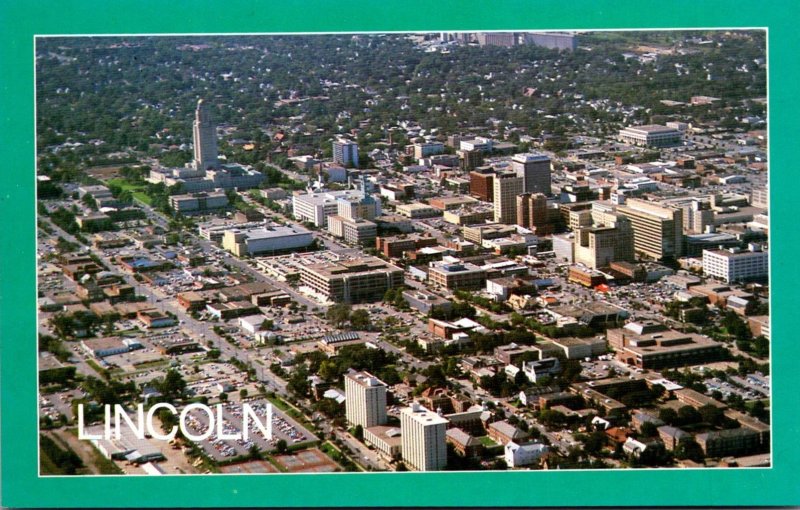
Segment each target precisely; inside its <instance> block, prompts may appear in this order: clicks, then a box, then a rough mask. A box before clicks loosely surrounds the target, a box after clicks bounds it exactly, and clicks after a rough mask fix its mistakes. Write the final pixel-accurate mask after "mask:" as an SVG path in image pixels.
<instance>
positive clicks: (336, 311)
mask: <svg viewBox="0 0 800 510" xmlns="http://www.w3.org/2000/svg"><path fill="white" fill-rule="evenodd" d="M351 309H352V307H351V306H350V305H348V304H345V303H336V304H335V305H332V306H331V307H330V308H328V311H327V312H326V313H325V318H326V319H328V322H330V323H331V325H333V326H334V327H337V328H341V327H342V326H344V325H345V324H347V322H348V321H349V320H350V311H351Z"/></svg>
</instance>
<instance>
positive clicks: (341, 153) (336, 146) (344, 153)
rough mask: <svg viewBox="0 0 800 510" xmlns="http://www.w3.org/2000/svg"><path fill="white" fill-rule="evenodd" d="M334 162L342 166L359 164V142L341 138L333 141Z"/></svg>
mask: <svg viewBox="0 0 800 510" xmlns="http://www.w3.org/2000/svg"><path fill="white" fill-rule="evenodd" d="M333 162H334V163H338V164H340V165H342V166H345V167H346V166H354V167H357V166H358V144H357V143H355V142H351V141H350V140H345V139H343V138H340V139H339V140H336V141H335V142H333Z"/></svg>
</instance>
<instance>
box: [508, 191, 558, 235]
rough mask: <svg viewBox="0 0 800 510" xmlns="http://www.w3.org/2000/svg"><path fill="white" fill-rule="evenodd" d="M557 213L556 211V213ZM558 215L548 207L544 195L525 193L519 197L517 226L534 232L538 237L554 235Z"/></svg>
mask: <svg viewBox="0 0 800 510" xmlns="http://www.w3.org/2000/svg"><path fill="white" fill-rule="evenodd" d="M554 213H555V211H554ZM554 216H556V214H551V212H550V210H549V209H548V207H547V197H546V196H545V195H544V194H542V193H523V194H522V195H518V196H517V225H520V226H522V227H525V228H528V229H531V230H533V231H534V232H535V233H536V234H537V235H540V236H541V235H549V234H552V233H553V230H554V228H553V227H554V225H553V223H554V221H553V220H555V219H557V218H556V217H554Z"/></svg>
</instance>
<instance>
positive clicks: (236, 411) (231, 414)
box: [187, 400, 318, 461]
mask: <svg viewBox="0 0 800 510" xmlns="http://www.w3.org/2000/svg"><path fill="white" fill-rule="evenodd" d="M248 403H249V404H250V406H251V407H252V409H253V411H255V413H256V414H257V415H258V416H259V418H260V419H264V418H265V417H266V413H267V403H268V402H267V401H266V400H254V401H251V402H248ZM223 409H224V413H223V422H224V424H223V433H224V434H241V432H242V411H241V406H240V404H234V403H228V404H225V406H224V408H223ZM249 425H250V427H249V439H248V440H244V439H225V440H223V439H219V438H218V437H217V434H216V427H215V430H214V432H213V433H212V434H211V436H210V437H209V438H208V439H205V440H203V441H200V442H198V445H199V446H200V448H201V449H202V450H203V451H204V452H205V453H206V454H207V455H208V456H209V457H211V458H212V459H214V460H216V461H223V460H225V459H229V458H232V457H236V456H239V455H246V454H247V453H249V450H250V448H252V447H253V446H258V448H259V449H260V450H262V451H273V450H275V448H276V445H277V443H278V441H279V440H281V439H283V440H284V441H286V444H287V445H288V446H294V445H299V444H303V443H307V442H310V441H316V440H317V439H318V438H317V437H316V436H315V435H313V434H312V433H311V432H309V431H308V430H307V429H306V428H304V427H303V426H302V425H300V424H298V423H297V422H296V421H294V420H293V419H292V418H290V417H289V416H287V415H286V414H285V413H283V412H282V411H281V410H280V409H278V408H276V407H274V406H273V408H272V439H267V438H266V437H264V435H263V434H262V433H261V431H260V430H259V429H258V427H257V426H256V425H255V424H254V423H252V422H251V423H250V424H249ZM187 426H188V427H189V428H190V429H191V431H192V433H193V434H197V435H200V434H202V433H204V432H205V431H206V430H207V429H208V416H207V415H206V414H205V413H203V412H199V411H195V412H192V413H189V419H187Z"/></svg>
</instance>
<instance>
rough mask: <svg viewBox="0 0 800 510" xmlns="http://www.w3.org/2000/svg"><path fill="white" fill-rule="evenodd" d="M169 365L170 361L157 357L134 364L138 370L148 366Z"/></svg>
mask: <svg viewBox="0 0 800 510" xmlns="http://www.w3.org/2000/svg"><path fill="white" fill-rule="evenodd" d="M167 365H169V361H167V360H163V359H157V360H153V361H145V362H144V363H139V364H137V365H134V368H135V369H136V370H137V371H138V370H146V369H148V368H156V367H163V366H167Z"/></svg>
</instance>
